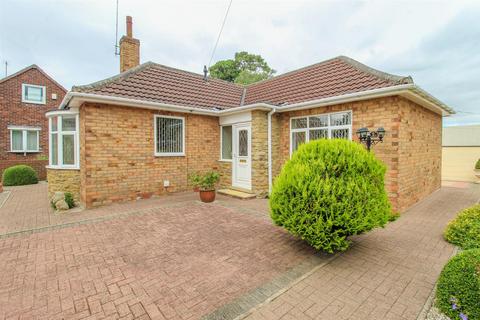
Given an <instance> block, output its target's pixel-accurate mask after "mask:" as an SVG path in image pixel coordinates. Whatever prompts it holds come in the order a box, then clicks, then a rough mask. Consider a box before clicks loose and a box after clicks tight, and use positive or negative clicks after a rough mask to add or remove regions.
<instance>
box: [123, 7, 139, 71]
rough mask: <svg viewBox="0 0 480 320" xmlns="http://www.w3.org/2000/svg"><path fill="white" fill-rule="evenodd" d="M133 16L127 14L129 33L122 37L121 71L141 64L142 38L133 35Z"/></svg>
mask: <svg viewBox="0 0 480 320" xmlns="http://www.w3.org/2000/svg"><path fill="white" fill-rule="evenodd" d="M132 24H133V23H132V17H131V16H127V35H125V36H123V37H122V38H121V39H120V72H124V71H127V70H128V69H131V68H134V67H136V66H138V65H139V64H140V40H138V39H135V38H134V37H133V32H132Z"/></svg>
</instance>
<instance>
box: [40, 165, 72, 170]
mask: <svg viewBox="0 0 480 320" xmlns="http://www.w3.org/2000/svg"><path fill="white" fill-rule="evenodd" d="M45 168H47V169H54V170H80V168H79V167H77V166H72V167H64V166H46V167H45Z"/></svg>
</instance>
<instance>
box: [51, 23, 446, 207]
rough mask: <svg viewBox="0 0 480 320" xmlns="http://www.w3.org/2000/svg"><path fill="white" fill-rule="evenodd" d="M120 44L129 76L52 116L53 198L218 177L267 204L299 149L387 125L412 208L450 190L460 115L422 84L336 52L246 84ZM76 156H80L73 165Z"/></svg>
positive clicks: (394, 188) (167, 187)
mask: <svg viewBox="0 0 480 320" xmlns="http://www.w3.org/2000/svg"><path fill="white" fill-rule="evenodd" d="M131 26H132V25H131V18H127V35H126V36H123V37H122V39H121V41H120V47H121V49H120V50H121V56H120V70H121V73H120V74H118V75H116V76H114V77H111V78H108V79H105V80H102V81H99V82H95V83H92V84H89V85H84V86H75V87H73V88H72V90H71V91H70V92H68V93H67V95H66V96H65V98H64V99H63V101H62V103H61V104H60V106H59V108H58V110H56V111H53V112H49V113H48V114H47V117H48V118H49V124H50V125H49V128H50V131H49V137H50V152H51V154H50V163H49V166H48V168H47V174H48V181H49V192H50V194H52V193H53V192H55V191H70V192H73V193H74V195H75V197H76V198H77V199H78V200H79V201H80V202H81V203H82V204H83V205H84V206H86V207H94V206H100V205H104V204H109V203H112V202H116V201H125V200H132V199H136V198H138V197H150V196H151V195H153V194H156V195H157V194H164V193H167V192H175V191H183V190H188V189H189V188H190V186H189V185H188V175H189V174H190V173H192V172H195V171H204V170H211V169H213V170H218V171H219V172H220V173H221V184H222V186H223V187H228V188H235V189H240V190H243V191H246V192H250V193H253V194H256V195H257V196H265V195H267V194H268V192H269V190H270V188H271V186H272V182H273V181H274V179H275V176H276V175H277V174H278V173H279V171H280V169H281V167H282V165H283V164H284V163H285V161H286V160H287V159H289V157H290V155H291V154H292V153H293V152H294V151H295V150H296V149H297V147H298V146H299V145H300V144H301V143H304V142H308V141H309V140H313V139H320V138H327V139H333V138H340V139H353V140H356V139H357V138H356V135H355V132H356V130H357V129H358V128H360V127H368V128H371V129H374V128H377V127H384V128H385V130H386V135H385V139H384V142H383V143H382V144H378V145H376V146H375V147H374V148H373V152H375V154H376V155H377V156H378V157H379V158H380V159H381V160H382V161H383V162H384V163H385V164H386V165H387V167H388V172H387V175H386V189H387V191H388V194H389V197H390V200H391V202H392V205H393V207H394V208H395V209H396V210H399V211H403V210H405V209H406V208H408V207H409V206H411V205H412V204H414V203H415V202H416V201H418V200H419V199H421V198H423V197H425V196H427V195H428V194H430V193H431V192H433V191H435V190H437V189H438V188H439V187H440V183H441V157H442V145H441V137H442V116H447V115H449V114H452V113H453V110H452V109H450V108H449V107H448V106H446V105H445V104H443V103H442V102H440V101H439V100H438V99H436V98H435V97H433V96H432V95H430V94H429V93H427V92H425V91H424V90H422V89H421V88H420V87H418V86H417V85H415V84H414V82H413V80H412V78H411V77H401V76H395V75H391V74H387V73H384V72H381V71H378V70H375V69H372V68H370V67H368V66H365V65H363V64H361V63H359V62H357V61H355V60H353V59H351V58H348V57H344V56H339V57H336V58H333V59H330V60H326V61H323V62H320V63H317V64H314V65H311V66H308V67H305V68H302V69H299V70H295V71H292V72H288V73H285V74H283V75H280V76H276V77H274V78H271V79H268V80H265V81H261V82H258V83H254V84H251V85H247V86H243V85H238V84H234V83H230V82H226V81H222V80H217V79H212V78H208V77H206V75H200V74H195V73H191V72H187V71H183V70H178V69H174V68H171V67H167V66H164V65H160V64H156V63H153V62H147V63H144V64H141V65H139V48H140V42H139V41H138V40H137V39H134V38H133V37H132V27H131ZM70 150H74V155H73V157H72V156H71V152H69V151H70Z"/></svg>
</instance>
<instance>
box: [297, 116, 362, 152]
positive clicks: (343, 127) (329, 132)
mask: <svg viewBox="0 0 480 320" xmlns="http://www.w3.org/2000/svg"><path fill="white" fill-rule="evenodd" d="M341 113H350V124H348V125H341V126H332V125H330V116H331V115H334V114H341ZM321 116H327V119H328V123H327V126H325V127H314V128H311V129H312V130H320V129H326V130H327V134H328V137H327V139H331V137H332V130H335V129H349V130H348V139H349V140H352V123H353V112H352V110H345V111H338V112H329V113H319V114H309V115H304V116H298V117H291V118H290V156H291V155H292V153H293V133H295V132H305V143H308V142H309V141H310V118H312V117H321ZM301 118H306V119H307V127H306V128H298V129H292V122H293V120H295V119H301Z"/></svg>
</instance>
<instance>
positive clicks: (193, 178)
mask: <svg viewBox="0 0 480 320" xmlns="http://www.w3.org/2000/svg"><path fill="white" fill-rule="evenodd" d="M188 180H189V182H190V183H191V185H192V187H194V188H199V187H200V183H201V180H202V176H201V175H200V174H199V173H198V172H192V173H190V175H189V176H188Z"/></svg>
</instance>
